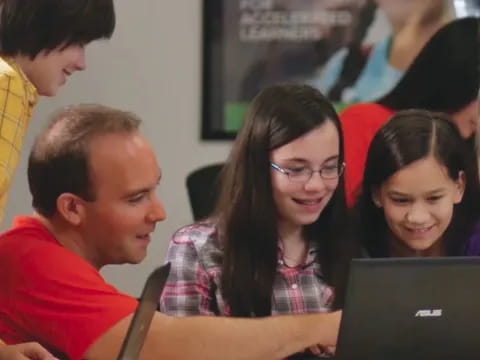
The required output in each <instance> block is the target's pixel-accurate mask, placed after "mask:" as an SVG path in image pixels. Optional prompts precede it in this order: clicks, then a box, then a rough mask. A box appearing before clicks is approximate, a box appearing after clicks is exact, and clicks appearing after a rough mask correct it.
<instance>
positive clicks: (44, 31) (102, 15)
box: [0, 0, 115, 59]
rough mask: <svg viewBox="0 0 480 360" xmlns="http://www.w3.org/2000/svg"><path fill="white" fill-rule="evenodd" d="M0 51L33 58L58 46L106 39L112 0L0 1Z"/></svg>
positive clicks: (109, 33) (111, 22) (111, 20)
mask: <svg viewBox="0 0 480 360" xmlns="http://www.w3.org/2000/svg"><path fill="white" fill-rule="evenodd" d="M0 6H1V14H0V53H1V54H2V55H6V56H16V55H19V54H20V55H26V56H29V57H30V58H31V59H33V58H35V57H36V56H37V55H38V54H39V53H40V52H41V51H43V50H46V51H51V50H53V49H55V48H57V47H59V46H62V47H63V46H65V47H66V46H69V45H73V44H75V45H86V44H88V43H90V42H91V41H93V40H97V39H101V38H110V37H111V36H112V34H113V30H114V29H115V11H114V6H113V0H2V1H1V3H0Z"/></svg>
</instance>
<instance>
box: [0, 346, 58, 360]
mask: <svg viewBox="0 0 480 360" xmlns="http://www.w3.org/2000/svg"><path fill="white" fill-rule="evenodd" d="M0 360H58V359H56V358H55V357H54V356H53V355H52V354H50V353H49V352H48V351H47V350H45V349H44V348H43V347H42V346H41V345H40V344H37V343H34V342H29V343H24V344H18V345H0Z"/></svg>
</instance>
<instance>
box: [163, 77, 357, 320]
mask: <svg viewBox="0 0 480 360" xmlns="http://www.w3.org/2000/svg"><path fill="white" fill-rule="evenodd" d="M342 143H343V140H342V134H341V130H340V123H339V119H338V117H337V114H336V113H335V110H334V108H333V107H332V105H331V104H330V103H329V102H328V100H327V99H326V98H325V97H324V96H323V95H322V94H320V93H319V92H318V91H317V90H315V89H313V88H311V87H309V86H304V85H291V84H290V85H288V84H286V85H276V86H272V87H270V88H267V89H265V90H264V91H263V92H261V93H260V94H259V95H258V96H257V97H256V98H255V99H254V101H253V103H252V105H251V108H250V109H249V112H248V114H247V117H246V120H245V123H244V125H243V127H242V129H241V131H240V133H239V134H238V136H237V139H236V141H235V144H234V146H233V149H232V152H231V154H230V157H229V159H228V161H227V163H226V166H225V168H224V172H223V174H222V179H221V184H222V188H221V195H220V199H219V202H218V204H217V210H216V213H215V215H214V216H213V217H212V218H210V219H207V220H206V221H203V222H200V223H196V224H194V225H191V226H187V227H185V228H183V229H181V230H179V231H178V232H177V233H175V235H174V236H173V238H172V240H171V243H170V248H169V251H168V261H170V262H171V263H172V269H171V273H170V277H169V281H168V284H167V286H166V288H165V291H164V293H163V295H162V299H161V310H162V311H164V312H166V313H169V314H171V315H176V316H185V315H197V314H203V315H228V316H242V317H261V316H269V315H273V314H305V313H316V312H323V311H329V310H331V309H333V308H335V307H336V305H337V304H340V303H341V298H342V296H341V294H340V293H341V289H342V287H343V280H342V279H344V277H345V272H346V269H345V268H346V266H345V265H346V264H347V263H348V262H347V261H345V260H344V259H347V257H346V256H344V255H345V254H346V251H345V249H346V245H345V243H344V239H345V238H346V237H344V236H343V234H344V232H345V229H346V228H347V227H346V226H345V221H346V218H347V216H346V204H345V195H344V186H343V178H342V174H343V170H344V162H343V145H342ZM335 295H336V296H335ZM335 300H336V303H335V304H334V301H335Z"/></svg>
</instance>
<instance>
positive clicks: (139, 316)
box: [118, 263, 170, 360]
mask: <svg viewBox="0 0 480 360" xmlns="http://www.w3.org/2000/svg"><path fill="white" fill-rule="evenodd" d="M169 273H170V263H167V264H165V265H163V266H160V267H159V268H157V269H155V270H154V271H153V272H152V273H151V274H150V275H149V276H148V279H147V282H146V283H145V286H144V288H143V291H142V296H141V298H140V301H139V304H138V307H137V310H136V311H135V314H134V315H133V319H132V322H131V323H130V327H129V328H128V331H127V335H126V337H125V340H124V341H123V345H122V348H121V350H120V355H119V356H118V360H137V359H138V358H139V356H140V351H141V350H142V347H143V343H144V342H145V338H146V336H147V332H148V329H149V328H150V323H151V322H152V318H153V315H154V314H155V311H156V310H157V308H158V302H159V300H160V295H161V293H162V291H163V288H164V286H165V283H166V282H167V278H168V274H169Z"/></svg>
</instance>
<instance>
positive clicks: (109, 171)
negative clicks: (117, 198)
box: [88, 133, 160, 177]
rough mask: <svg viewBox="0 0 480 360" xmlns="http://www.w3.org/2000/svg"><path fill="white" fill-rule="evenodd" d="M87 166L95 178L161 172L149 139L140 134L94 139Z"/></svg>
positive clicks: (112, 135)
mask: <svg viewBox="0 0 480 360" xmlns="http://www.w3.org/2000/svg"><path fill="white" fill-rule="evenodd" d="M88 156H89V164H90V167H91V170H92V172H93V173H95V175H97V176H99V175H101V174H103V175H104V176H107V177H112V176H120V175H128V176H130V177H134V176H136V175H137V173H145V172H148V173H150V172H157V173H159V172H160V169H159V166H158V162H157V158H156V155H155V153H154V151H153V148H152V147H151V145H150V143H149V141H148V139H147V138H146V137H145V136H144V135H142V134H140V133H128V134H123V133H120V134H108V135H102V136H98V137H96V138H95V139H94V140H93V141H92V142H91V143H90V145H89V151H88Z"/></svg>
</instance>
